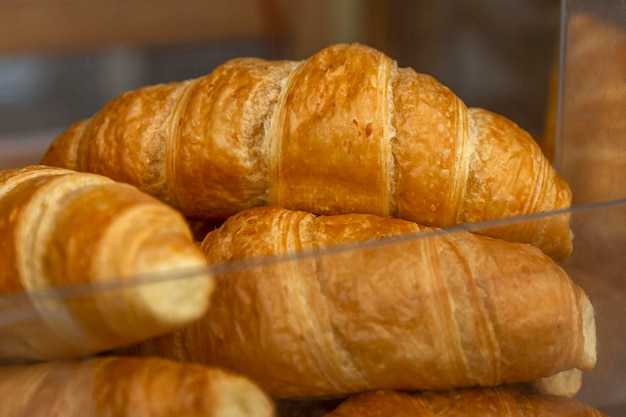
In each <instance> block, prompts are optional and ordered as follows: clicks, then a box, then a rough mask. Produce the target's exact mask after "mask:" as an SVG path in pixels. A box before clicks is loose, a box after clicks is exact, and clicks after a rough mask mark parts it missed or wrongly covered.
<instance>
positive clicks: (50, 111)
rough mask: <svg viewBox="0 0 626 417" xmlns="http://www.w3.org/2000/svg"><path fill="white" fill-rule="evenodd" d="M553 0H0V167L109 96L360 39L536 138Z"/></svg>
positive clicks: (32, 152)
mask: <svg viewBox="0 0 626 417" xmlns="http://www.w3.org/2000/svg"><path fill="white" fill-rule="evenodd" d="M559 11H560V5H559V1H558V0H471V1H462V2H456V1H452V0H300V1H288V0H229V1H218V0H178V1H174V0H104V1H103V0H28V1H23V0H2V1H0V168H9V167H13V166H22V165H24V164H25V163H30V162H33V161H37V160H38V158H39V156H40V155H41V153H42V152H43V149H45V148H46V146H47V145H48V143H49V142H51V140H52V139H53V138H54V137H55V136H56V135H57V134H58V133H60V132H61V131H62V130H63V129H64V128H65V127H67V126H68V125H69V124H70V123H72V122H73V121H76V120H78V119H80V118H84V117H88V116H90V115H91V114H93V113H94V112H95V111H97V110H98V109H99V108H101V107H102V106H103V105H104V104H105V103H106V102H107V101H109V100H110V99H112V98H114V97H115V96H117V95H119V94H120V93H122V92H124V91H126V90H129V89H133V88H137V87H139V86H142V85H146V84H153V83H158V82H166V81H172V80H182V79H186V78H191V77H197V76H201V75H204V74H207V73H208V72H210V71H211V70H212V69H213V68H215V67H216V66H217V65H219V64H221V63H222V62H224V61H225V60H227V59H229V58H233V57H238V56H258V57H263V58H268V59H279V58H288V59H303V58H306V57H308V56H310V55H311V54H313V53H315V52H316V51H317V50H319V49H321V48H323V47H324V46H326V45H328V44H332V43H336V42H354V41H358V42H362V43H366V44H368V45H371V46H373V47H376V48H378V49H380V50H382V51H384V52H386V53H387V54H388V55H390V56H391V57H393V58H395V59H396V60H397V61H398V64H399V65H400V66H410V67H413V68H414V69H416V70H417V71H419V72H424V73H428V74H431V75H433V76H435V77H436V78H437V79H439V81H441V82H442V83H443V84H445V85H447V86H448V87H450V88H451V89H452V90H453V91H454V92H455V93H456V94H457V95H458V96H459V97H461V99H463V100H464V101H465V102H466V104H468V105H471V106H481V107H485V108H488V109H490V110H492V111H495V112H499V113H501V114H503V115H505V116H507V117H509V118H511V119H513V120H514V121H516V122H517V123H518V124H520V125H521V126H522V127H524V128H525V129H527V130H528V131H529V132H531V134H533V135H535V136H539V135H541V133H542V130H543V128H544V115H545V107H546V100H547V99H546V97H547V89H548V81H549V74H550V70H551V66H552V65H553V62H554V59H555V53H556V52H555V50H556V45H557V42H558V32H559Z"/></svg>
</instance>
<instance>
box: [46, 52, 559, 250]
mask: <svg viewBox="0 0 626 417" xmlns="http://www.w3.org/2000/svg"><path fill="white" fill-rule="evenodd" d="M42 162H43V163H44V164H47V165H55V166H61V167H66V168H72V169H76V170H80V171H89V172H95V173H99V174H104V175H107V176H109V177H112V178H114V179H116V180H118V181H124V182H129V183H131V184H135V185H136V186H138V187H139V188H140V189H142V190H145V191H147V192H149V193H151V194H153V195H155V196H157V197H159V198H161V199H163V200H164V201H167V202H168V203H170V204H172V205H173V206H175V207H177V208H178V209H180V210H181V211H182V212H183V213H184V214H185V215H186V216H187V217H189V218H222V219H225V218H227V217H228V216H231V215H233V214H235V213H237V212H238V211H240V210H242V209H244V208H248V207H253V206H259V205H278V206H283V207H286V208H291V209H297V210H305V211H310V212H313V213H317V214H342V213H352V212H356V213H368V214H376V215H380V216H392V217H398V218H402V219H406V220H410V221H415V222H417V223H420V224H424V225H428V226H437V227H445V226H451V225H457V224H464V223H474V222H481V221H488V220H493V219H500V218H504V217H511V216H520V215H524V214H529V213H539V212H546V211H552V210H557V209H562V208H566V207H569V205H570V200H571V193H570V190H569V187H568V185H567V184H566V183H565V182H564V181H563V180H562V179H561V178H560V177H559V176H558V175H557V173H556V172H555V171H554V169H553V168H552V166H551V165H550V163H549V161H548V160H547V159H546V158H545V156H544V155H543V153H542V152H541V149H540V147H539V146H538V145H537V143H536V142H534V140H533V139H532V138H531V136H530V135H529V134H528V133H527V132H525V131H524V130H523V129H521V128H520V127H519V126H518V125H516V124H515V123H513V122H511V121H510V120H507V119H506V118H504V117H502V116H499V115H496V114H493V113H491V112H489V111H486V110H483V109H479V108H467V107H466V106H465V104H464V103H463V102H462V101H461V100H460V99H459V98H458V97H457V96H456V95H454V93H453V92H452V91H450V90H449V89H448V88H446V87H445V86H443V85H441V84H440V83H438V82H437V81H436V80H435V79H434V78H432V77H430V76H428V75H424V74H418V73H416V72H415V71H414V70H412V69H410V68H398V67H397V64H396V62H395V61H393V60H392V59H391V58H389V57H388V56H386V55H384V54H383V53H381V52H379V51H377V50H375V49H372V48H369V47H366V46H364V45H360V44H350V45H343V44H341V45H333V46H330V47H328V48H325V49H323V50H321V51H319V52H318V53H316V54H315V55H313V56H312V57H310V58H309V59H307V60H303V61H267V60H262V59H256V58H239V59H233V60H231V61H228V62H226V63H224V64H223V65H221V66H219V67H218V68H216V69H215V70H214V71H213V72H212V73H210V74H208V75H207V76H204V77H200V78H197V79H192V80H186V81H182V82H178V83H167V84H160V85H153V86H147V87H144V88H140V89H137V90H135V91H130V92H127V93H126V94H123V95H122V96H120V97H118V98H116V99H114V100H112V101H111V102H110V103H108V104H107V105H106V106H105V107H104V108H103V109H101V110H100V111H99V112H97V113H96V114H95V115H93V117H91V118H89V119H86V120H81V121H78V122H76V123H75V124H73V125H72V126H70V127H69V128H68V129H67V130H66V131H65V132H64V133H62V134H61V135H60V136H59V137H58V138H56V139H55V140H54V141H53V143H52V144H51V145H50V147H49V149H48V150H47V152H46V154H45V155H44V156H43V159H42ZM482 233H484V234H487V235H490V236H496V237H500V238H504V239H508V240H514V241H521V242H529V243H532V244H534V245H536V246H538V247H540V248H542V249H543V250H544V251H545V252H546V253H548V254H550V255H551V256H553V257H555V259H564V258H565V257H567V255H568V254H569V253H570V251H571V236H570V231H569V216H568V215H566V214H560V215H555V216H546V217H543V218H540V219H536V220H535V221H533V222H528V223H525V224H519V223H516V224H510V225H508V226H507V227H497V228H496V227H493V228H485V229H484V230H482Z"/></svg>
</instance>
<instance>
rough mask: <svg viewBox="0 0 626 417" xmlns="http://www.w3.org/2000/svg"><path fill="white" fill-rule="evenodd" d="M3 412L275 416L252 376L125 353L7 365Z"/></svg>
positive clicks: (97, 416) (82, 416)
mask: <svg viewBox="0 0 626 417" xmlns="http://www.w3.org/2000/svg"><path fill="white" fill-rule="evenodd" d="M0 398H2V402H0V414H2V417H49V416H63V417H131V416H132V417H173V416H181V417H182V416H184V417H206V416H214V417H218V416H219V417H245V416H255V417H261V416H267V417H270V416H273V415H274V414H275V413H274V404H273V402H272V401H271V399H269V397H267V395H266V394H265V393H264V392H263V391H261V390H260V389H259V388H258V387H257V386H256V385H255V384H253V383H252V382H251V381H249V380H248V379H246V378H245V377H242V376H238V375H235V374H232V373H229V372H226V371H223V370H220V369H217V368H206V367H203V366H200V365H193V364H186V365H183V364H178V363H175V362H171V361H167V360H164V359H157V358H152V359H148V358H146V359H140V358H124V357H107V358H92V359H86V360H70V361H54V362H45V363H40V364H34V365H19V366H18V365H15V366H7V367H0Z"/></svg>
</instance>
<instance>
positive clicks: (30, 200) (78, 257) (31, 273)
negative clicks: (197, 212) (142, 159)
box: [0, 166, 214, 361]
mask: <svg viewBox="0 0 626 417" xmlns="http://www.w3.org/2000/svg"><path fill="white" fill-rule="evenodd" d="M0 247H1V248H2V256H1V257H0V319H1V320H2V321H1V322H0V361H14V360H15V361H17V360H43V359H62V358H72V357H76V356H82V355H87V354H91V353H95V352H99V351H103V350H108V349H111V348H113V347H118V346H123V345H125V344H131V343H134V342H137V341H138V340H141V339H142V338H147V337H150V336H154V335H156V334H159V333H163V332H165V331H168V330H170V329H172V328H174V327H176V326H179V325H182V324H184V323H187V322H189V321H191V320H194V319H197V318H198V317H200V316H201V315H202V314H203V313H204V312H205V311H206V309H207V308H208V304H209V297H210V294H211V292H212V291H213V285H214V284H213V278H212V277H211V276H210V275H209V274H208V272H207V269H206V268H207V265H208V264H207V261H206V259H205V257H204V254H203V253H202V251H201V250H200V249H199V248H198V247H197V245H196V244H195V243H194V242H193V240H192V237H191V231H190V230H189V227H188V226H187V223H186V221H185V219H184V217H183V216H182V215H181V214H180V213H178V212H177V211H175V210H174V209H173V208H172V207H170V206H168V205H166V204H164V203H163V202H161V201H159V200H157V199H155V198H154V197H152V196H149V195H147V194H145V193H143V192H141V191H139V190H137V189H136V188H135V187H133V186H130V185H128V184H121V183H116V182H114V181H113V180H111V179H109V178H106V177H103V176H100V175H96V174H88V173H79V172H74V171H70V170H66V169H62V168H52V167H45V166H30V167H25V168H21V169H14V170H7V171H2V172H0ZM177 274H178V275H177ZM164 278H167V279H164Z"/></svg>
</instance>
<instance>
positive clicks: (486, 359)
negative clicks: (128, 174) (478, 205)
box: [126, 206, 596, 398]
mask: <svg viewBox="0 0 626 417" xmlns="http://www.w3.org/2000/svg"><path fill="white" fill-rule="evenodd" d="M357 244H360V245H363V247H360V248H356V247H354V245H357ZM202 248H203V250H204V251H205V253H206V255H207V259H208V260H209V261H210V262H211V263H212V264H214V266H215V267H216V268H217V267H218V266H219V265H220V263H223V262H228V264H225V266H227V267H228V268H230V269H228V268H226V269H224V273H223V274H217V275H216V288H215V292H214V294H213V297H212V301H211V308H210V309H209V311H208V312H207V313H206V314H205V315H204V316H203V318H202V319H200V320H198V321H196V322H194V323H192V324H190V325H189V326H185V327H183V328H182V329H179V330H175V331H173V332H171V333H168V334H166V335H163V336H162V337H157V338H153V339H150V340H147V341H143V342H141V343H139V344H138V345H135V346H133V347H131V348H130V349H129V350H128V351H126V353H127V354H133V355H160V356H164V357H169V358H174V359H177V360H182V361H194V362H199V363H204V364H208V365H216V366H223V367H225V368H228V369H232V370H236V371H238V372H242V373H245V374H246V375H248V376H250V377H251V378H252V379H253V380H254V381H256V382H257V383H259V384H260V385H261V387H263V389H265V390H266V391H267V392H268V393H270V395H271V396H272V397H274V398H293V397H318V396H321V397H323V396H337V395H344V394H349V393H355V392H361V391H364V390H371V389H401V390H415V389H448V388H451V387H463V386H475V385H481V386H493V385H497V384H500V383H504V382H529V381H532V380H535V379H537V378H542V377H548V376H552V375H554V374H557V373H559V372H561V371H566V370H570V369H572V368H578V369H580V370H589V369H591V368H592V367H593V366H594V364H595V356H596V354H595V352H596V350H595V349H596V347H595V343H596V342H595V323H594V313H593V307H592V305H591V303H590V301H589V300H588V298H587V296H586V294H585V293H584V291H583V290H582V289H581V288H579V287H577V286H576V285H575V284H574V283H573V282H572V281H571V280H570V279H569V277H568V276H567V275H566V273H565V272H564V271H563V269H561V268H560V267H559V266H558V265H557V264H556V263H555V262H554V261H553V260H552V259H551V258H549V257H548V256H546V255H545V254H543V253H542V252H541V251H540V250H539V249H537V248H536V247H534V246H532V245H529V244H522V243H511V242H506V241H503V240H500V239H493V238H489V237H485V236H480V235H475V234H472V233H469V232H458V233H454V234H451V233H444V232H443V231H441V230H436V229H428V228H426V227H422V226H418V225H417V224H415V223H412V222H408V221H404V220H400V219H392V218H386V217H380V216H374V215H368V214H345V215H334V216H320V217H316V216H314V215H312V214H310V213H308V212H302V211H291V210H287V209H283V208H278V207H272V206H265V207H258V208H251V209H246V210H243V211H241V212H240V213H238V214H236V215H234V216H232V217H230V218H229V219H228V220H226V222H225V223H224V224H223V225H222V226H221V227H220V228H218V229H216V230H215V231H213V232H210V233H208V234H207V236H206V238H205V239H204V241H203V242H202ZM312 255H315V256H312ZM279 261H280V262H279Z"/></svg>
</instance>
